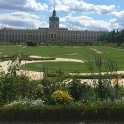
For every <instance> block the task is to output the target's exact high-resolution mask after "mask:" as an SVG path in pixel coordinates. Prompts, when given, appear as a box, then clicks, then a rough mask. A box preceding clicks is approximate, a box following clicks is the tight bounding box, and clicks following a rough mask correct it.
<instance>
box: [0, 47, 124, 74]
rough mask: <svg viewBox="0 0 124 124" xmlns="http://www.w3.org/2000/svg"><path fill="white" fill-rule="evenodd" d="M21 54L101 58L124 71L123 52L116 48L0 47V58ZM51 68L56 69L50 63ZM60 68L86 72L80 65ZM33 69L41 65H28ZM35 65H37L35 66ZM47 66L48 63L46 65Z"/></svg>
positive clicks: (67, 65)
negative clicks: (111, 60)
mask: <svg viewBox="0 0 124 124" xmlns="http://www.w3.org/2000/svg"><path fill="white" fill-rule="evenodd" d="M91 48H93V49H96V50H98V51H100V52H102V54H98V53H96V52H95V51H93V50H92V49H91ZM20 52H22V53H23V54H25V55H38V56H43V57H60V58H73V59H80V60H83V61H87V59H89V60H91V61H94V57H95V56H99V55H100V56H102V58H103V59H108V58H110V59H113V60H116V61H117V62H118V66H119V70H124V50H119V49H117V48H112V47H106V46H77V47H76V46H74V47H73V46H63V47H56V46H37V47H28V46H2V45H1V46H0V56H4V55H7V56H12V55H17V54H18V53H20ZM58 63H59V62H58ZM51 64H52V66H53V67H55V68H58V67H60V66H57V64H56V63H51ZM59 64H60V65H61V68H62V69H63V70H64V68H65V69H67V67H68V69H67V70H70V71H71V70H73V69H74V70H75V68H77V69H76V70H79V72H80V71H81V70H86V65H85V64H81V63H75V64H74V63H72V64H70V63H67V62H66V64H65V63H64V64H62V63H61V62H60V63H59ZM59 64H58V65H59ZM30 65H32V66H34V67H32V68H33V70H36V69H34V68H38V69H39V67H40V66H41V68H42V63H39V64H38V65H39V67H37V66H35V65H33V64H30ZM36 65H37V64H36ZM47 65H48V66H49V65H50V63H47Z"/></svg>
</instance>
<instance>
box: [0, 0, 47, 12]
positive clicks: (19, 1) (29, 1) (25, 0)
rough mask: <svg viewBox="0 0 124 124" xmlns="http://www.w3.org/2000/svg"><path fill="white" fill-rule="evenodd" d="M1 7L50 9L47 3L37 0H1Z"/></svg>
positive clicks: (25, 9)
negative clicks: (37, 0)
mask: <svg viewBox="0 0 124 124" xmlns="http://www.w3.org/2000/svg"><path fill="white" fill-rule="evenodd" d="M0 8H1V9H5V10H15V9H16V10H21V11H22V10H23V11H42V10H46V9H48V5H47V4H45V3H42V4H41V3H38V2H36V0H0Z"/></svg>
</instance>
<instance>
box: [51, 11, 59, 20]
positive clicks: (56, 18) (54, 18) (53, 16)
mask: <svg viewBox="0 0 124 124" xmlns="http://www.w3.org/2000/svg"><path fill="white" fill-rule="evenodd" d="M49 21H59V18H58V17H57V16H56V10H55V9H54V10H53V15H52V16H51V17H49Z"/></svg>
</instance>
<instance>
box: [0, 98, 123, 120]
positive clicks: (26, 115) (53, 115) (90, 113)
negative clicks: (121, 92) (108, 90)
mask: <svg viewBox="0 0 124 124" xmlns="http://www.w3.org/2000/svg"><path fill="white" fill-rule="evenodd" d="M0 120H1V121H19V120H21V121H31V122H33V121H46V122H54V121H56V122H57V121H65V122H67V121H69V122H77V121H78V122H82V121H83V120H104V121H105V120H112V121H114V120H124V101H109V100H108V101H97V102H91V103H73V104H69V105H43V106H40V107H28V106H27V108H26V109H25V107H24V108H23V107H22V108H18V107H15V106H14V107H4V108H1V109H0Z"/></svg>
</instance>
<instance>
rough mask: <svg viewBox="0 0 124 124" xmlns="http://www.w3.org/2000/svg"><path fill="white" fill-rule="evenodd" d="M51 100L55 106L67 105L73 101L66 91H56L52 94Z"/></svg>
mask: <svg viewBox="0 0 124 124" xmlns="http://www.w3.org/2000/svg"><path fill="white" fill-rule="evenodd" d="M51 98H52V99H53V101H54V103H55V104H68V103H71V102H72V101H73V98H72V97H71V96H70V95H69V93H68V91H62V90H56V91H55V92H53V93H52V95H51Z"/></svg>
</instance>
